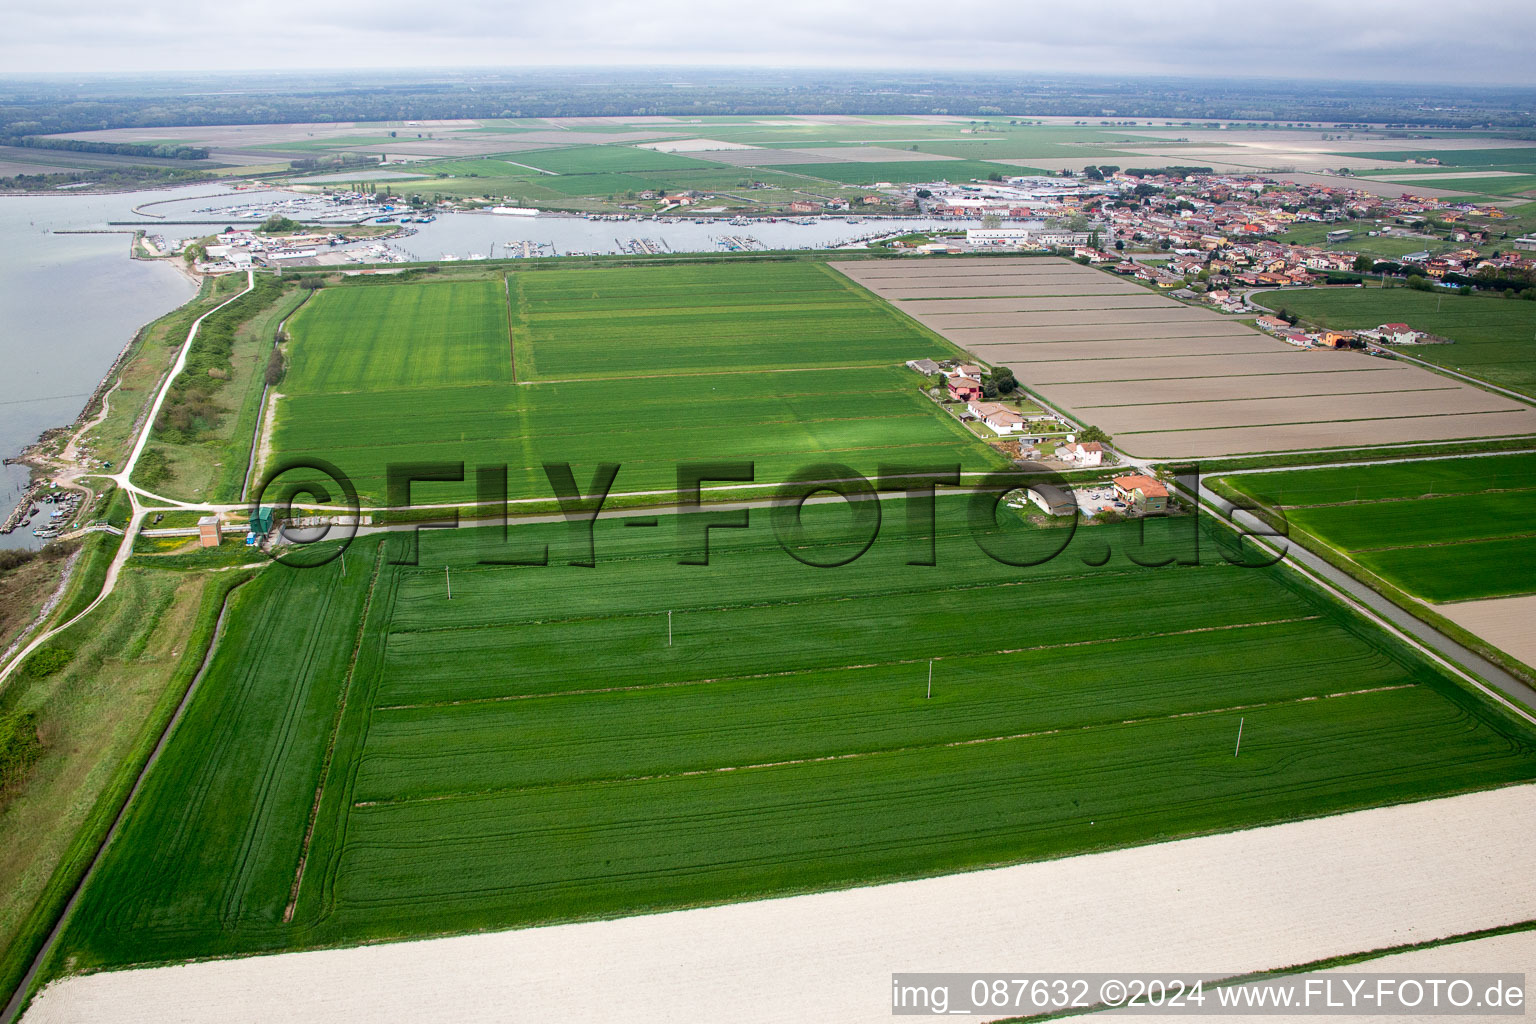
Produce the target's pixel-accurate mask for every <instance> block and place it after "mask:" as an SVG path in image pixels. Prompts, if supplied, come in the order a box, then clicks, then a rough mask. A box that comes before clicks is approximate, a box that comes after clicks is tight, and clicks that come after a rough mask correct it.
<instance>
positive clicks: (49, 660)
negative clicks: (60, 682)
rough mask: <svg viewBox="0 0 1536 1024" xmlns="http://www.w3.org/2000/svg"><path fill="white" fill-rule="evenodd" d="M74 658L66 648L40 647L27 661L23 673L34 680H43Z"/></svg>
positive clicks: (72, 652)
mask: <svg viewBox="0 0 1536 1024" xmlns="http://www.w3.org/2000/svg"><path fill="white" fill-rule="evenodd" d="M74 658H75V652H74V651H71V650H70V649H69V648H67V647H40V648H38V649H37V650H36V651H33V652H32V656H31V657H29V658H28V659H27V664H26V666H25V671H26V673H27V675H29V676H31V677H32V678H34V679H44V678H46V677H48V676H51V675H53V674H54V673H56V672H58V671H60V670H61V669H63V668H64V666H66V665H68V664H69V663H70V662H71V661H73V660H74Z"/></svg>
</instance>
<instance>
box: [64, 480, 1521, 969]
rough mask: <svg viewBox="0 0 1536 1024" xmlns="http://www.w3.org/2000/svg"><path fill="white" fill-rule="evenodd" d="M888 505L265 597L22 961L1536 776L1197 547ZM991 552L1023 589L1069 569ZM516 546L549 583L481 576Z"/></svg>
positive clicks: (1510, 748) (1177, 530) (405, 932)
mask: <svg viewBox="0 0 1536 1024" xmlns="http://www.w3.org/2000/svg"><path fill="white" fill-rule="evenodd" d="M884 504H885V505H886V508H885V514H884V526H883V527H882V529H881V533H880V538H879V540H877V541H876V543H875V545H874V546H873V547H872V548H871V549H870V551H869V552H868V554H866V555H865V556H864V557H863V558H861V559H859V560H858V561H855V562H853V563H852V564H851V565H848V566H846V567H844V568H841V569H818V568H813V567H810V566H807V565H803V564H801V563H800V562H799V561H796V560H795V559H792V558H791V557H790V556H789V555H788V554H787V553H786V552H785V551H783V550H781V549H780V548H779V547H778V546H777V545H776V544H775V542H774V540H773V536H772V534H771V533H770V532H769V531H768V528H767V524H766V523H765V522H764V518H765V516H762V515H760V513H758V512H754V513H753V517H754V518H753V526H752V527H751V528H750V529H747V530H726V531H716V532H715V533H714V535H713V537H712V540H711V546H712V552H713V554H712V561H711V564H710V565H709V566H707V567H704V566H685V565H680V564H679V558H680V556H682V555H684V554H686V553H688V552H694V551H696V550H697V544H698V538H697V535H696V530H697V522H696V521H695V520H692V519H690V518H689V517H676V518H674V519H671V520H669V521H667V522H664V523H663V524H662V525H661V527H660V528H658V529H651V530H634V529H630V528H627V527H626V526H625V525H624V521H623V520H604V521H600V522H599V524H598V525H597V527H596V547H597V551H598V559H597V567H596V568H594V569H583V568H568V567H566V566H565V565H564V562H565V560H566V558H567V557H568V556H569V554H570V548H569V544H570V538H569V536H568V535H567V532H566V530H567V528H566V526H565V525H564V524H554V525H550V526H528V527H515V528H513V530H512V531H511V536H510V537H509V538H508V539H507V540H506V541H505V542H503V541H502V540H501V538H500V536H499V531H494V532H493V531H486V530H480V531H467V530H466V531H454V532H452V533H451V534H443V533H434V534H431V535H429V536H427V537H426V538H424V539H423V540H422V542H421V543H422V554H421V559H420V564H419V565H395V564H391V563H392V562H393V561H398V560H399V559H400V557H401V555H402V554H403V549H404V546H405V541H404V538H402V537H400V536H399V535H390V536H388V537H387V538H378V537H373V538H366V539H365V540H361V541H359V543H358V544H357V545H356V546H355V547H354V549H353V550H352V551H350V552H349V553H348V554H347V556H346V563H345V564H346V572H345V574H343V573H342V571H341V569H340V567H339V566H338V565H336V564H332V565H330V566H327V567H325V568H323V569H318V570H302V571H295V570H289V569H286V568H284V567H281V566H274V567H273V568H271V569H268V570H266V571H264V572H263V573H262V574H261V575H260V576H259V577H258V578H257V579H256V580H254V581H253V582H252V583H250V584H247V585H246V586H244V587H242V588H240V590H239V591H238V592H237V595H236V597H235V608H234V609H233V610H232V611H233V614H232V615H231V616H230V618H229V626H228V632H227V634H226V636H225V639H224V640H223V642H222V643H221V645H220V648H219V650H218V653H217V655H216V656H215V658H214V660H213V662H212V664H211V666H210V669H209V672H208V674H207V676H206V678H205V679H204V682H203V684H202V689H201V691H200V692H199V695H198V697H197V699H196V701H195V702H194V704H193V705H192V707H191V708H190V709H189V711H188V714H187V716H186V718H185V719H184V720H183V722H182V723H181V725H180V726H179V728H178V730H177V732H176V734H175V736H174V738H173V740H172V742H171V745H170V746H169V748H168V749H167V750H166V752H165V754H164V755H163V757H162V759H161V761H160V763H159V765H158V766H157V767H156V769H155V771H154V772H153V774H152V775H151V776H150V777H149V779H148V784H147V786H146V788H145V790H144V791H143V793H142V794H141V796H140V798H139V802H138V803H137V804H136V807H135V813H134V815H133V816H132V817H131V818H129V819H128V821H127V822H126V824H125V827H124V830H123V832H122V833H121V834H120V835H119V837H118V839H117V841H116V842H115V843H114V844H113V846H112V848H111V850H110V851H109V853H108V856H107V859H106V861H105V862H104V864H103V866H102V868H101V869H100V870H99V871H98V873H97V875H96V876H95V878H94V880H93V882H92V884H91V886H90V887H89V889H88V890H87V891H86V893H85V895H84V898H83V900H82V902H81V904H80V905H79V907H78V909H77V911H76V913H75V914H74V916H73V918H72V920H71V922H70V926H69V929H68V931H67V933H66V934H65V936H64V937H63V940H62V942H61V944H60V946H59V949H58V955H57V958H56V959H55V961H54V963H53V965H52V968H51V969H52V970H53V971H57V970H59V969H60V968H61V967H62V966H63V965H64V964H66V963H68V964H70V965H71V966H72V967H74V968H75V969H90V968H94V967H103V966H119V965H126V964H130V963H134V964H138V963H146V962H163V961H171V960H177V959H180V958H184V957H197V956H209V955H218V954H225V953H238V952H254V951H262V950H276V949H284V948H294V947H306V946H317V945H325V944H337V943H353V942H360V941H369V940H378V939H386V938H398V937H406V936H413V935H426V934H435V933H444V932H455V931H465V930H473V929H480V928H505V927H513V926H520V925H531V924H536V923H541V922H549V921H559V920H571V919H581V918H591V917H602V916H617V915H624V914H633V913H639V912H645V911H654V910H660V909H666V908H671V907H683V906H691V905H698V904H707V903H715V902H725V901H735V900H741V899H748V898H752V897H757V896H765V895H770V894H776V893H788V892H796V891H804V890H811V889H823V888H830V887H838V886H847V885H855V884H864V883H869V882H872V881H875V880H880V879H890V878H898V877H904V876H915V875H935V874H942V873H947V872H953V871H959V870H964V869H967V868H975V867H981V866H984V865H991V864H999V863H1008V862H1017V861H1024V860H1030V859H1039V858H1050V857H1059V856H1064V855H1067V854H1072V853H1076V852H1081V851H1085V850H1092V849H1102V848H1107V847H1114V846H1120V845H1127V844H1136V843H1145V842H1151V841H1155V840H1161V839H1167V838H1170V837H1174V836H1180V835H1188V834H1192V833H1201V832H1209V831H1218V830H1227V829H1233V828H1241V827H1244V826H1248V825H1255V824H1259V823H1264V822H1274V821H1281V820H1286V819H1293V818H1298V817H1305V816H1313V815H1322V814H1329V813H1333V812H1337V811H1341V810H1344V809H1348V808H1354V807H1362V806H1368V805H1372V804H1380V803H1385V802H1393V801H1403V800H1412V799H1418V798H1422V797H1426V796H1431V795H1435V794H1442V793H1451V792H1458V791H1464V790H1469V789H1475V788H1481V787H1488V786H1497V785H1502V784H1505V783H1509V782H1514V781H1517V780H1525V779H1530V778H1532V777H1536V747H1533V737H1532V736H1531V735H1530V734H1529V733H1528V731H1527V730H1525V729H1524V728H1523V727H1521V726H1518V725H1517V724H1515V723H1514V722H1513V721H1511V720H1508V719H1506V718H1505V717H1503V715H1502V713H1500V712H1497V711H1495V710H1492V709H1491V708H1489V707H1488V706H1487V705H1485V704H1484V703H1483V702H1482V701H1481V700H1480V699H1478V698H1476V697H1474V696H1472V695H1471V694H1470V693H1468V692H1467V691H1464V690H1463V689H1462V688H1461V687H1460V686H1458V685H1457V684H1455V683H1453V682H1452V681H1451V680H1450V679H1448V678H1447V677H1445V676H1444V675H1442V674H1441V672H1440V671H1439V670H1438V669H1436V668H1435V667H1433V666H1431V665H1430V664H1428V663H1426V662H1424V661H1422V660H1420V659H1419V658H1417V657H1416V656H1415V655H1413V654H1412V653H1411V652H1410V651H1408V650H1407V649H1404V648H1401V647H1398V646H1396V644H1395V642H1394V641H1393V640H1391V639H1390V638H1388V637H1387V636H1385V635H1383V634H1381V633H1380V632H1378V631H1376V630H1375V629H1373V628H1371V627H1369V626H1367V625H1365V624H1364V623H1362V622H1360V621H1358V620H1356V619H1354V618H1353V617H1352V616H1350V615H1349V614H1347V613H1346V612H1344V611H1343V610H1342V609H1341V608H1340V607H1339V606H1338V605H1337V604H1336V603H1334V602H1332V601H1330V600H1327V599H1325V598H1323V597H1322V596H1320V595H1318V594H1316V593H1314V592H1313V591H1311V590H1309V589H1308V588H1307V587H1306V586H1305V585H1304V584H1302V583H1300V582H1299V581H1298V580H1297V579H1296V578H1295V577H1294V576H1292V575H1291V574H1290V573H1289V571H1288V570H1286V569H1284V568H1271V569H1246V568H1239V567H1236V566H1233V565H1229V564H1227V563H1225V562H1224V561H1223V560H1222V558H1221V550H1222V548H1221V545H1220V543H1219V541H1220V539H1219V538H1218V537H1216V536H1214V535H1207V536H1205V537H1204V538H1203V544H1202V551H1203V553H1204V559H1203V561H1204V563H1205V564H1203V565H1193V564H1190V565H1180V564H1176V563H1175V564H1166V565H1163V567H1161V568H1149V567H1145V566H1143V565H1139V564H1136V562H1134V561H1132V556H1134V557H1135V558H1136V559H1138V560H1139V561H1141V562H1143V563H1160V562H1165V561H1166V560H1168V559H1169V558H1175V559H1179V558H1182V559H1183V560H1185V561H1193V560H1194V558H1195V546H1194V545H1195V527H1196V523H1195V521H1194V520H1192V519H1169V520H1153V521H1150V522H1148V523H1147V524H1146V533H1145V537H1144V538H1142V537H1141V536H1140V534H1139V530H1140V524H1127V525H1125V526H1124V527H1095V528H1093V529H1083V530H1080V531H1079V532H1078V534H1077V535H1076V536H1075V537H1074V538H1072V539H1071V543H1070V546H1068V547H1067V549H1066V551H1065V552H1064V553H1063V554H1061V555H1060V556H1058V557H1056V558H1054V559H1051V560H1048V561H1045V562H1044V563H1043V564H1041V565H1038V566H1035V567H1033V568H1026V569H1020V568H1015V567H1012V566H1007V565H1003V564H1000V563H998V562H995V561H992V560H990V559H988V558H987V557H985V556H984V555H982V554H981V552H980V551H979V549H978V547H977V545H976V542H975V540H974V539H973V537H972V536H970V535H968V534H967V531H966V529H965V527H964V524H963V522H962V521H961V519H960V518H958V517H959V516H960V515H961V510H962V509H964V508H965V507H966V505H967V503H966V502H964V501H959V500H949V501H940V502H939V508H940V518H939V524H938V531H937V533H938V541H937V543H938V565H937V566H931V567H930V566H913V565H909V564H908V562H909V560H910V559H911V558H912V556H913V554H914V551H916V550H922V549H924V548H926V544H927V541H926V537H925V536H924V534H923V533H922V532H921V531H922V527H921V526H917V527H914V526H913V525H911V520H910V519H909V517H908V509H906V508H904V507H903V504H904V503H903V502H900V501H891V502H886V503H884ZM843 516H846V512H845V511H844V510H842V509H840V508H831V507H827V506H820V507H813V508H811V509H809V510H808V511H807V522H808V523H809V532H808V533H807V534H806V535H805V537H803V538H802V541H803V543H802V544H801V546H800V547H798V548H797V551H798V553H799V554H800V555H801V556H804V557H808V558H811V559H821V560H829V559H827V556H828V555H830V554H832V553H833V552H837V551H841V548H840V547H839V546H837V545H835V544H834V543H833V539H834V538H835V537H836V536H839V535H840V534H838V533H837V532H836V528H837V526H838V524H839V523H842V522H844V520H843V519H842V518H841V517H843ZM990 536H991V537H992V540H993V541H994V542H997V543H1007V544H1008V545H1010V547H1011V549H1012V551H1013V554H1014V557H1015V559H1016V560H1022V559H1023V556H1024V555H1026V554H1033V555H1035V556H1036V557H1044V556H1045V555H1047V554H1049V553H1050V552H1051V551H1052V550H1054V549H1056V548H1058V547H1060V546H1061V545H1062V544H1064V543H1066V542H1067V540H1068V538H1069V534H1068V532H1067V531H1066V530H1056V529H1040V528H1028V527H1024V526H1022V525H1020V526H1016V527H1013V528H1011V529H1005V530H1002V531H998V532H994V533H993V534H991V535H990ZM545 543H548V544H549V545H550V559H551V565H549V566H543V567H515V566H510V565H490V564H486V562H485V560H486V559H490V558H497V557H500V558H503V559H505V558H509V557H527V555H528V554H529V553H530V552H533V551H536V550H537V549H538V548H539V547H540V546H541V545H543V544H545ZM1107 549H1108V550H1107ZM445 572H451V575H452V582H453V599H452V601H451V602H450V601H448V600H447V595H446V589H445V582H446V581H445ZM669 611H670V612H671V613H672V616H671V627H672V642H671V644H670V645H669V643H668V625H669V621H668V612H669ZM1045 611H1048V612H1049V614H1048V615H1043V614H1042V612H1045ZM929 659H934V684H933V696H932V698H931V699H928V698H926V697H925V687H926V680H927V672H928V662H929ZM1240 719H1241V720H1243V722H1244V724H1245V727H1244V733H1243V744H1242V752H1241V756H1239V757H1234V756H1233V749H1234V747H1233V745H1234V740H1235V738H1236V735H1237V730H1238V725H1239V720H1240ZM312 814H313V822H314V828H313V832H312V834H308V837H307V833H308V829H309V822H310V820H311V815H312Z"/></svg>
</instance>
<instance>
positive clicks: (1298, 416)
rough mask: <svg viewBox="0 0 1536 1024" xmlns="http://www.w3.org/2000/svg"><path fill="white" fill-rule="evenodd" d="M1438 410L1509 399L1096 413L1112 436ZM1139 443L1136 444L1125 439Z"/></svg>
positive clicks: (1484, 396) (1239, 402) (1417, 398)
mask: <svg viewBox="0 0 1536 1024" xmlns="http://www.w3.org/2000/svg"><path fill="white" fill-rule="evenodd" d="M1414 403H1420V404H1422V405H1423V406H1424V407H1425V408H1434V409H1435V410H1436V415H1440V416H1448V415H1465V414H1478V415H1481V414H1483V413H1493V414H1499V413H1501V412H1503V410H1504V409H1506V408H1507V407H1508V404H1509V403H1508V402H1507V401H1505V400H1504V399H1502V398H1499V397H1498V396H1496V395H1492V394H1489V393H1488V392H1486V391H1477V390H1475V389H1472V388H1448V389H1445V390H1441V391H1418V392H1412V393H1407V392H1401V391H1391V392H1387V393H1386V394H1376V395H1361V394H1352V395H1326V396H1323V397H1321V398H1268V397H1265V398H1244V399H1235V400H1233V401H1228V402H1221V401H1213V402H1197V403H1195V404H1193V405H1191V404H1189V403H1183V402H1169V403H1165V404H1162V405H1135V406H1119V407H1111V406H1104V407H1101V408H1099V409H1097V410H1095V412H1094V416H1095V417H1096V420H1097V422H1098V424H1099V426H1101V427H1103V428H1104V429H1105V430H1108V431H1110V433H1113V434H1120V435H1132V434H1136V433H1150V432H1153V431H1160V430H1204V429H1207V428H1210V427H1257V426H1267V425H1270V424H1287V423H1309V424H1310V423H1327V422H1329V421H1341V420H1346V421H1348V424H1346V425H1345V427H1344V428H1345V429H1348V428H1349V426H1352V425H1353V424H1354V423H1356V422H1358V421H1361V420H1383V419H1398V418H1401V417H1402V416H1404V415H1407V414H1411V412H1413V408H1412V406H1413V404H1414ZM1126 443H1127V444H1129V445H1131V447H1133V448H1134V447H1135V442H1134V441H1131V440H1129V439H1127V441H1126Z"/></svg>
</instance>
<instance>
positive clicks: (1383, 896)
mask: <svg viewBox="0 0 1536 1024" xmlns="http://www.w3.org/2000/svg"><path fill="white" fill-rule="evenodd" d="M1533 821H1536V786H1530V785H1525V786H1511V787H1507V788H1504V789H1498V790H1492V791H1487V792H1481V793H1472V794H1467V795H1463V796H1457V797H1451V798H1448V799H1440V800H1431V801H1425V802H1421V803H1413V804H1403V805H1399V806H1396V807H1382V808H1376V809H1373V810H1366V811H1357V812H1353V813H1349V814H1342V815H1337V816H1335V817H1330V818H1319V819H1314V820H1310V821H1301V822H1294V823H1291V824H1286V825H1276V826H1270V827H1267V828H1259V829H1252V830H1249V831H1245V832H1233V833H1224V834H1221V835H1214V836H1203V837H1199V838H1195V839H1184V840H1179V841H1176V842H1169V843H1162V844H1158V845H1153V846H1142V847H1135V848H1132V849H1126V850H1116V851H1111V852H1108V853H1099V854H1090V855H1087V856H1081V857H1072V858H1067V859H1064V860H1057V861H1046V862H1042V863H1036V864H1024V865H1018V866H1014V867H1007V868H998V869H993V870H987V871H976V872H971V873H968V874H961V875H948V876H945V877H941V878H931V879H925V880H921V881H915V882H899V883H895V884H892V885H882V886H872V887H868V888H860V889H849V890H844V891H841V892H831V893H818V894H814V895H807V896H795V897H789V898H785V899H776V900H762V901H759V902H754V903H740V904H733V905H730V906H723V907H710V908H705V909H699V910H685V911H678V912H675V913H668V914H656V915H651V916H646V917H631V918H624V919H621V920H616V921H601V922H592V923H586V924H572V925H560V926H554V927H548V928H533V929H527V930H523V931H513V932H500V933H494V934H485V935H469V936H462V937H458V938H447V939H435V940H429V941H424V942H412V943H398V944H388V945H376V946H365V947H361V948H356V949H338V950H327V951H321V952H312V953H290V954H284V955H279V956H266V957H252V958H248V959H239V960H224V961H214V962H209V963H199V964H191V965H186V966H177V967H164V968H155V969H150V970H135V971H122V972H116V973H107V974H97V975H91V976H87V977H80V978H72V979H67V980H64V981H60V982H56V983H54V984H52V985H50V986H49V987H48V989H46V990H45V991H44V992H43V993H42V995H41V996H40V997H39V998H38V999H37V1001H36V1002H35V1003H34V1004H33V1006H32V1007H31V1009H30V1010H29V1011H28V1013H27V1015H26V1016H25V1018H23V1019H24V1021H25V1022H26V1024H65V1022H68V1024H107V1022H113V1024H152V1022H153V1024H161V1022H192V1021H197V1022H204V1021H213V1020H217V1021H221V1022H227V1024H244V1022H250V1024H257V1022H260V1024H267V1022H269V1021H274V1020H282V1021H287V1022H314V1024H321V1022H327V1024H329V1022H340V1024H348V1022H358V1024H363V1022H370V1024H371V1022H373V1021H379V1020H402V1019H409V1020H411V1021H413V1022H422V1024H435V1022H443V1024H447V1022H454V1024H458V1022H462V1021H480V1020H583V1021H624V1022H625V1024H649V1022H663V1021H666V1022H671V1021H681V1020H730V1021H732V1022H734V1024H766V1022H797V1024H798V1022H803V1021H831V1020H835V1021H842V1022H858V1021H868V1022H871V1024H874V1022H880V1021H888V1020H890V1016H891V1008H890V975H891V973H892V972H894V971H995V970H1005V971H1015V972H1037V973H1046V972H1071V971H1105V972H1108V971H1119V972H1154V971H1187V972H1188V971H1195V972H1210V973H1219V974H1225V975H1237V974H1243V973H1248V972H1253V971H1259V970H1265V969H1273V968H1280V967H1286V966H1291V965H1295V964H1302V963H1309V962H1312V961H1316V960H1320V959H1324V958H1328V957H1336V956H1345V955H1349V954H1352V953H1359V952H1365V951H1370V950H1377V949H1385V948H1390V947H1393V946H1400V945H1404V944H1410V943H1417V942H1427V941H1433V940H1436V939H1442V938H1447V937H1450V936H1454V935H1462V934H1466V933H1468V932H1472V931H1477V930H1481V929H1486V928H1493V927H1498V926H1500V925H1505V924H1512V923H1516V922H1520V921H1526V920H1530V919H1532V918H1536V886H1533V885H1531V884H1530V879H1531V878H1532V877H1536V844H1533V843H1531V842H1530V830H1531V823H1532V822H1533ZM1515 948H1516V949H1518V948H1521V947H1515ZM1484 966H1485V968H1486V969H1490V970H1498V969H1501V968H1502V969H1505V970H1509V969H1518V968H1512V967H1511V966H1510V965H1508V964H1505V963H1502V962H1500V963H1488V964H1485V965H1484Z"/></svg>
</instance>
